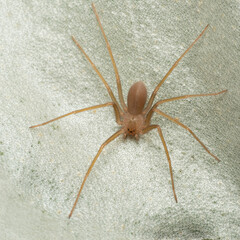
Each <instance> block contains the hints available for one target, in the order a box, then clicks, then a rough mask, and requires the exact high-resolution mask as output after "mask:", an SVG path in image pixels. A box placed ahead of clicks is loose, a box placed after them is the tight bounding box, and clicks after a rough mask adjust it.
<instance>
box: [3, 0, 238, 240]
mask: <svg viewBox="0 0 240 240" xmlns="http://www.w3.org/2000/svg"><path fill="white" fill-rule="evenodd" d="M95 5H96V7H97V10H98V12H99V14H100V17H101V20H102V23H103V26H104V29H105V31H106V34H107V36H108V39H109V41H110V44H111V46H112V50H113V53H114V56H115V59H116V62H117V66H118V68H119V72H120V76H121V80H122V84H123V90H124V95H125V96H126V94H127V91H128V88H129V87H130V86H131V84H133V83H134V82H135V81H139V80H143V81H144V82H145V84H146V85H147V88H148V92H149V93H150V92H151V91H152V90H153V89H154V87H155V86H156V84H157V83H158V82H159V81H160V79H161V78H162V77H163V76H164V74H165V73H166V72H167V70H168V69H169V68H170V67H171V65H172V64H173V62H174V61H175V60H176V59H177V58H178V57H179V56H180V54H181V53H182V52H183V51H184V50H185V49H186V48H187V47H188V45H189V44H190V43H191V42H192V41H193V40H194V39H195V37H196V36H197V35H198V34H199V33H200V32H201V31H202V29H203V28H204V26H205V25H206V24H207V23H209V24H210V28H209V29H208V31H207V33H206V34H205V35H204V37H202V39H201V40H200V41H199V42H198V44H197V45H196V46H195V47H194V48H193V49H192V50H191V52H189V53H188V54H187V56H186V57H185V58H184V59H183V61H182V62H181V63H180V64H179V66H178V67H177V68H176V69H175V70H174V72H173V73H172V75H171V76H170V77H169V79H168V80H167V82H166V83H164V85H163V86H162V88H161V89H160V91H159V93H158V99H160V98H167V97H172V96H178V95H183V94H189V93H191V94H194V93H203V92H216V91H220V90H222V89H228V90H229V91H228V93H227V94H224V95H221V96H216V97H205V98H198V99H193V100H189V101H188V100H185V101H179V102H176V103H168V104H165V105H163V106H162V108H161V109H162V110H163V111H165V112H166V113H169V114H171V115H172V116H174V117H177V118H179V119H180V121H182V122H183V123H185V124H186V125H188V126H189V127H190V128H191V129H192V130H193V131H194V132H195V133H196V134H197V136H199V138H200V139H201V140H202V141H203V142H204V143H205V144H206V145H207V146H208V147H209V148H210V149H211V150H212V152H213V153H214V154H216V155H217V156H218V157H219V158H220V159H221V162H220V163H219V164H218V163H216V161H215V160H214V159H213V158H212V157H211V156H209V155H208V154H207V153H206V152H205V151H204V149H202V148H201V146H200V145H199V144H198V143H197V142H196V141H195V140H194V139H193V138H192V136H190V135H189V134H188V133H186V132H185V130H184V129H182V128H180V127H178V126H175V125H174V124H173V123H171V122H168V121H167V120H164V119H161V118H160V117H158V116H156V117H154V118H153V122H155V123H159V124H160V125H161V126H162V129H163V133H164V136H165V138H166V141H167V144H168V147H169V151H170V155H171V159H172V164H173V168H174V178H175V184H176V192H177V195H178V200H179V203H178V204H176V203H175V202H174V198H173V195H172V190H171V184H170V177H169V169H168V164H167V160H166V157H165V153H164V151H163V147H162V144H161V140H160V138H159V136H158V135H157V133H156V132H151V133H149V134H147V135H145V136H143V137H142V138H141V139H140V141H139V142H136V141H134V140H131V139H127V140H126V141H124V140H123V139H122V138H121V137H120V138H119V139H117V140H116V141H114V142H113V143H111V145H109V146H108V147H107V148H106V149H105V150H104V152H103V154H102V155H101V157H100V158H99V160H98V162H97V164H96V166H95V167H94V169H93V172H92V173H91V175H90V177H89V179H88V181H87V183H86V185H85V188H84V191H83V194H82V197H81V198H80V201H79V203H78V205H77V208H76V211H75V213H74V215H73V218H72V219H71V220H68V219H67V215H68V213H69V211H70V209H71V207H72V204H73V201H74V199H75V196H76V193H77V191H78V188H79V185H80V183H81V181H82V178H83V176H84V174H85V172H86V170H87V168H88V165H89V164H90V162H91V160H92V158H93V157H94V156H95V154H96V152H97V149H98V148H99V146H100V144H101V143H102V142H103V141H104V140H105V139H106V138H108V137H109V136H110V135H111V134H113V133H114V132H115V131H116V130H117V129H118V126H117V124H116V123H115V120H114V115H113V110H112V109H111V108H106V109H102V110H96V111H91V112H86V113H82V114H79V115H77V116H71V117H69V118H65V119H63V120H61V121H58V122H55V123H53V124H50V125H47V126H45V127H42V128H38V129H33V130H30V129H29V128H28V127H29V126H31V125H33V124H36V123H40V122H43V121H46V120H48V119H51V118H54V117H56V116H59V115H61V114H64V113H66V112H70V111H72V110H74V109H79V108H83V107H87V106H91V105H95V104H99V103H104V102H107V101H109V97H108V94H107V91H106V90H105V89H104V86H103V84H102V83H101V82H100V80H99V79H98V77H97V76H96V74H95V73H94V71H93V70H92V69H91V66H90V65H89V64H88V63H87V62H86V60H85V59H84V57H83V56H82V54H81V53H80V52H79V51H78V49H77V48H76V46H75V45H74V44H73V42H72V41H71V38H70V36H71V35H74V36H75V37H76V38H77V39H78V40H79V42H80V43H81V45H82V46H83V47H84V49H85V50H86V52H87V53H88V54H89V56H90V57H91V58H92V60H93V61H94V62H95V63H96V65H97V66H98V67H99V69H100V71H101V72H102V74H103V76H104V77H105V78H106V80H107V81H108V83H109V85H110V86H111V87H112V89H113V91H114V93H117V92H116V83H115V79H114V74H113V69H112V66H111V62H110V58H109V56H108V52H107V50H106V47H105V43H104V41H103V38H102V36H101V33H100V31H99V27H98V25H97V22H96V19H95V16H94V14H93V12H92V9H91V3H90V2H89V1H84V2H82V1H80V0H79V1H77V0H74V1H72V0H70V1H52V2H51V3H50V1H47V0H43V1H36V0H34V1H4V0H3V1H1V3H0V29H1V38H0V48H1V50H0V54H1V57H0V114H1V117H0V119H1V120H0V121H1V125H0V128H1V129H0V132H1V134H0V169H1V170H0V188H1V196H0V232H1V239H7V240H12V239H24V240H25V239H239V238H240V230H239V228H240V223H239V218H240V201H239V199H240V198H239V197H240V189H239V180H240V178H239V176H240V174H239V172H240V159H239V144H240V141H239V134H240V131H239V119H240V114H239V112H240V105H239V96H240V87H239V74H240V72H239V58H240V54H239V40H240V39H239V8H240V6H239V1H237V0H236V1H186V2H185V1H168V2H167V3H166V1H141V2H139V1H130V0H129V1H96V2H95Z"/></svg>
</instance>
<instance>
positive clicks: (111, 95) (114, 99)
mask: <svg viewBox="0 0 240 240" xmlns="http://www.w3.org/2000/svg"><path fill="white" fill-rule="evenodd" d="M72 40H73V41H74V43H75V44H76V45H77V47H78V48H79V49H80V51H81V52H82V53H83V55H84V56H85V57H86V59H87V60H88V62H89V63H90V64H91V66H92V68H93V69H94V71H95V72H96V73H97V75H98V76H99V77H100V79H101V80H102V82H103V84H104V85H105V87H106V89H107V91H108V94H109V95H110V97H111V99H112V101H113V102H114V103H115V104H116V105H117V108H118V111H119V112H120V113H122V110H121V108H120V106H119V104H118V102H117V100H116V98H115V96H114V94H113V92H112V90H111V88H110V87H109V85H108V83H107V82H106V80H105V79H104V78H103V76H102V74H101V73H100V72H99V70H98V69H97V67H96V65H95V64H94V63H93V62H92V60H91V59H90V58H89V56H88V55H87V54H86V52H85V51H84V50H83V48H82V47H81V46H80V44H79V43H78V42H77V40H76V39H75V38H74V37H73V36H72Z"/></svg>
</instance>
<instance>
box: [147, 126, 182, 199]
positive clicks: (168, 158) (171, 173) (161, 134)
mask: <svg viewBox="0 0 240 240" xmlns="http://www.w3.org/2000/svg"><path fill="white" fill-rule="evenodd" d="M155 128H157V130H158V133H159V136H160V138H161V140H162V144H163V147H164V150H165V153H166V155H167V160H168V164H169V170H170V176H171V182H172V190H173V195H174V198H175V201H176V203H177V202H178V201H177V195H176V192H175V187H174V180H173V172H172V164H171V159H170V155H169V152H168V149H167V144H166V142H165V140H164V137H163V133H162V130H161V128H160V126H159V125H150V126H148V127H147V128H145V129H144V130H143V134H144V133H147V132H149V131H151V130H152V129H155Z"/></svg>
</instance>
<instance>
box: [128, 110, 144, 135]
mask: <svg viewBox="0 0 240 240" xmlns="http://www.w3.org/2000/svg"><path fill="white" fill-rule="evenodd" d="M123 122H124V123H123V126H124V130H125V136H133V137H135V138H136V139H138V138H139V135H140V134H142V130H143V129H144V127H145V124H144V116H143V115H142V114H139V115H132V114H130V113H125V114H124V116H123Z"/></svg>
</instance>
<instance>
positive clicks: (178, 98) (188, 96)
mask: <svg viewBox="0 0 240 240" xmlns="http://www.w3.org/2000/svg"><path fill="white" fill-rule="evenodd" d="M225 92H227V90H223V91H221V92H218V93H205V94H193V95H184V96H179V97H173V98H168V99H164V100H160V101H158V102H156V103H155V104H154V105H153V107H152V108H151V110H150V111H149V112H148V114H147V117H146V124H147V125H149V123H150V120H151V117H152V114H153V112H154V109H156V108H157V107H158V106H159V105H160V104H163V103H165V102H172V101H176V100H181V99H187V98H194V97H204V96H215V95H219V94H222V93H225Z"/></svg>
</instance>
